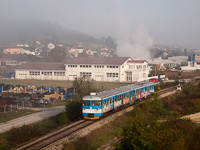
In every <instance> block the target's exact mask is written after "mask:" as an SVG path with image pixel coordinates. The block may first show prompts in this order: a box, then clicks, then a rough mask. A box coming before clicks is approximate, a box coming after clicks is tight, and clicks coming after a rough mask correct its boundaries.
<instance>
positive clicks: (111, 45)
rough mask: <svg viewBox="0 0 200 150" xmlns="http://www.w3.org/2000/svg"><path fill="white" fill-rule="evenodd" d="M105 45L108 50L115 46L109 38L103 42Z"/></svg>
mask: <svg viewBox="0 0 200 150" xmlns="http://www.w3.org/2000/svg"><path fill="white" fill-rule="evenodd" d="M105 44H106V46H107V47H108V48H116V44H115V42H114V40H113V39H112V37H110V36H109V37H108V38H107V39H106V40H105Z"/></svg>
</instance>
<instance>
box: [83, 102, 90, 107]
mask: <svg viewBox="0 0 200 150" xmlns="http://www.w3.org/2000/svg"><path fill="white" fill-rule="evenodd" d="M82 105H83V106H90V101H83V102H82Z"/></svg>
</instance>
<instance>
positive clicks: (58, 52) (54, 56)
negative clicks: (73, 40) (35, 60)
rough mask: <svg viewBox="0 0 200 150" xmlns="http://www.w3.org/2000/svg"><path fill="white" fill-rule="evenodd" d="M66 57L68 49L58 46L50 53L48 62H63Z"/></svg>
mask: <svg viewBox="0 0 200 150" xmlns="http://www.w3.org/2000/svg"><path fill="white" fill-rule="evenodd" d="M65 58H66V49H65V48H63V47H56V48H54V49H52V50H51V52H50V53H49V54H48V57H47V61H48V62H63V61H64V60H65Z"/></svg>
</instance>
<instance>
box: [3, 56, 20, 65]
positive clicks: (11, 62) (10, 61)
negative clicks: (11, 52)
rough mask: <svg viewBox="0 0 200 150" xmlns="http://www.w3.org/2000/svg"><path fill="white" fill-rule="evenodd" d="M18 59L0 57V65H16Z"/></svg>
mask: <svg viewBox="0 0 200 150" xmlns="http://www.w3.org/2000/svg"><path fill="white" fill-rule="evenodd" d="M17 65H18V61H17V60H14V59H10V58H0V66H1V67H3V66H17Z"/></svg>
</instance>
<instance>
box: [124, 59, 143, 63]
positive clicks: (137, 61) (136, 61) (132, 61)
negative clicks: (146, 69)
mask: <svg viewBox="0 0 200 150" xmlns="http://www.w3.org/2000/svg"><path fill="white" fill-rule="evenodd" d="M145 61H146V60H129V61H128V62H130V63H144V62H145ZM146 62H147V61H146Z"/></svg>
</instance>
